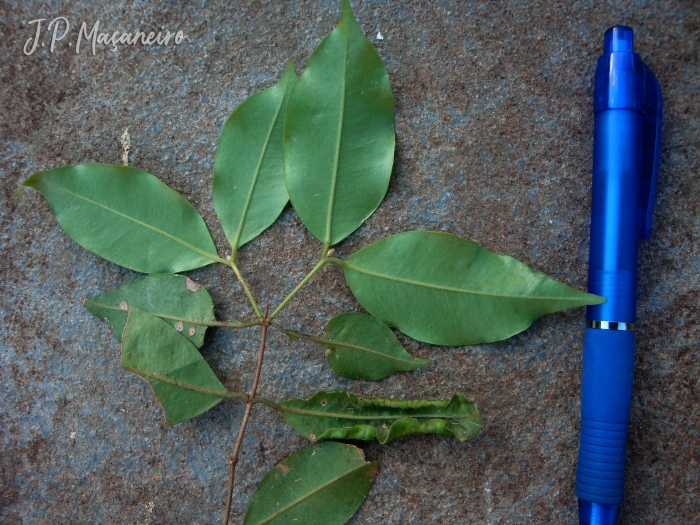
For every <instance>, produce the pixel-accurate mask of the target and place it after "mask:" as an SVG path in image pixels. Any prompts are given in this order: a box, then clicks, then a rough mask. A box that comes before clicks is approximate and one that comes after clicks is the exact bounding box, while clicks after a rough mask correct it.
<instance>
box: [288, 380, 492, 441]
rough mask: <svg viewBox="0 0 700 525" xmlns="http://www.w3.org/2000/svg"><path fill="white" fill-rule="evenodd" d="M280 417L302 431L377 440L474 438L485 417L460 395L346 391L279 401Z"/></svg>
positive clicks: (327, 436) (328, 436) (320, 436)
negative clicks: (392, 395) (434, 397)
mask: <svg viewBox="0 0 700 525" xmlns="http://www.w3.org/2000/svg"><path fill="white" fill-rule="evenodd" d="M280 404H281V405H282V406H283V407H285V408H288V409H292V411H284V410H283V411H282V417H284V419H286V420H287V423H289V424H290V425H291V426H292V427H293V428H294V430H296V431H297V432H299V433H300V434H301V435H303V436H305V437H307V438H309V439H311V440H313V441H316V440H321V439H361V440H365V441H367V440H371V439H375V438H376V439H377V440H378V441H379V442H380V443H387V442H389V441H391V440H392V439H396V438H399V437H402V436H406V435H409V434H440V435H443V436H454V437H456V438H457V439H458V440H460V441H465V440H467V439H470V438H472V437H474V436H476V435H477V434H478V433H479V429H480V428H481V418H480V417H479V412H478V411H477V409H476V405H475V404H474V403H472V402H471V401H469V400H467V398H466V397H464V396H463V395H462V394H454V395H453V396H452V399H450V400H447V399H440V400H428V399H407V400H399V399H382V398H359V397H357V396H354V395H352V394H350V393H349V392H344V391H333V392H318V393H316V394H314V395H313V396H312V397H310V398H309V399H308V400H306V399H290V400H289V401H285V402H283V403H280Z"/></svg>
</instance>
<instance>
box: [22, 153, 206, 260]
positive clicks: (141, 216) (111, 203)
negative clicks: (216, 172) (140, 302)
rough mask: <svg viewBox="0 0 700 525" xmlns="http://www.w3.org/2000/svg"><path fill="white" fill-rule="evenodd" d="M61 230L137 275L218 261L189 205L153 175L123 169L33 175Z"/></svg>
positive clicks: (31, 181)
mask: <svg viewBox="0 0 700 525" xmlns="http://www.w3.org/2000/svg"><path fill="white" fill-rule="evenodd" d="M22 184H24V185H25V186H31V187H32V188H35V189H37V190H39V191H40V192H41V193H42V194H43V195H44V197H45V198H46V201H47V202H48V203H49V206H50V207H51V211H52V212H53V214H54V215H55V216H56V220H58V223H59V224H60V225H61V227H62V228H63V230H64V231H65V232H66V233H67V234H68V235H69V236H70V237H71V238H72V239H73V240H74V241H75V242H77V243H78V244H79V245H80V246H82V247H83V248H85V249H87V250H90V251H91V252H94V253H96V254H97V255H99V256H100V257H104V258H105V259H107V260H108V261H111V262H113V263H116V264H119V265H121V266H125V267H126V268H130V269H132V270H136V271H137V272H142V273H176V272H183V271H186V270H192V269H194V268H199V267H201V266H206V265H207V264H211V263H212V262H215V261H216V260H217V259H218V257H217V255H216V248H215V247H214V242H213V241H212V239H211V236H210V235H209V231H208V230H207V226H206V224H204V220H202V217H201V216H200V215H199V213H198V212H197V210H195V208H194V206H192V204H190V203H189V202H188V201H187V200H186V199H185V198H184V197H182V196H181V195H180V194H178V193H177V192H176V191H174V190H172V189H170V188H169V187H168V186H166V185H165V184H164V183H163V182H161V181H160V180H158V179H157V178H156V177H154V176H153V175H150V174H149V173H146V172H145V171H141V170H139V169H136V168H131V167H129V166H115V165H112V164H79V165H77V166H63V167H61V168H55V169H52V170H48V171H42V172H39V173H35V174H34V175H32V176H31V177H29V178H28V179H27V180H25V181H24V182H23V183H22Z"/></svg>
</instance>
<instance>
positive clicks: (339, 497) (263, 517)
mask: <svg viewBox="0 0 700 525" xmlns="http://www.w3.org/2000/svg"><path fill="white" fill-rule="evenodd" d="M377 469H378V466H377V463H370V462H368V461H365V455H364V453H363V452H362V450H360V449H359V448H357V447H354V446H352V445H345V444H342V443H333V442H328V443H320V444H318V445H315V446H313V447H309V448H307V449H304V450H302V451H300V452H297V453H295V454H292V455H291V456H289V457H288V458H286V459H285V460H283V461H282V462H280V463H279V464H278V465H276V466H275V467H273V469H272V470H271V471H270V472H269V473H268V474H267V475H266V476H265V477H264V478H263V479H262V481H261V482H260V484H259V485H258V488H257V489H256V491H255V494H254V495H253V499H252V500H251V502H250V504H249V505H248V511H247V512H246V515H245V519H244V520H243V525H263V524H269V525H297V524H304V525H342V524H343V523H345V522H346V521H348V520H349V519H350V517H351V516H352V515H353V514H354V513H355V512H356V511H357V509H358V508H359V507H360V505H361V504H362V502H363V501H364V499H365V497H366V496H367V493H368V492H369V489H370V488H371V486H372V482H373V481H374V477H375V475H376V473H377Z"/></svg>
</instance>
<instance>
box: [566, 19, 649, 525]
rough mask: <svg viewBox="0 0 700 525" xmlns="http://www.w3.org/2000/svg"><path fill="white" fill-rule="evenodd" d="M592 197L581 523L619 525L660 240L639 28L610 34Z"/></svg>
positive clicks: (599, 77) (598, 95)
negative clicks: (650, 279) (643, 319)
mask: <svg viewBox="0 0 700 525" xmlns="http://www.w3.org/2000/svg"><path fill="white" fill-rule="evenodd" d="M594 101H595V102H594V112H595V132H594V146H593V192H592V193H593V194H592V203H591V244H590V255H589V265H588V291H589V292H590V293H594V294H597V295H602V296H603V297H605V298H606V299H607V301H606V302H605V303H603V304H600V305H595V306H589V307H588V308H587V309H586V332H585V337H584V343H583V375H582V378H581V440H580V448H579V456H578V467H577V471H576V494H577V495H578V498H579V523H580V524H581V525H615V523H617V517H618V515H619V510H620V505H621V503H622V499H623V495H624V484H625V450H626V442H627V425H628V422H629V415H630V405H631V398H632V376H633V371H634V323H635V322H636V319H635V317H636V302H637V245H638V242H639V240H640V239H647V238H649V236H650V234H651V213H652V208H653V205H654V194H655V192H656V178H657V174H658V166H659V149H660V137H661V91H660V89H659V84H658V82H657V80H656V77H654V74H653V73H652V72H651V70H650V69H649V68H648V67H647V66H646V65H645V64H644V63H643V62H642V60H641V59H640V58H639V55H637V54H636V53H635V52H634V46H633V36H632V30H631V29H630V28H628V27H624V26H616V27H613V28H611V29H608V30H607V31H606V33H605V45H604V51H603V55H602V56H601V57H600V58H599V59H598V67H597V70H596V76H595V94H594Z"/></svg>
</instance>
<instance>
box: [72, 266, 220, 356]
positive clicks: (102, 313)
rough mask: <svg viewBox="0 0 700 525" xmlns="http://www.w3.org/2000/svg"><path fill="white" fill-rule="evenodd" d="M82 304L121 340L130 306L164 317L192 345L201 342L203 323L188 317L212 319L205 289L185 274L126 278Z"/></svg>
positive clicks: (210, 306)
mask: <svg viewBox="0 0 700 525" xmlns="http://www.w3.org/2000/svg"><path fill="white" fill-rule="evenodd" d="M83 306H84V307H85V308H86V309H87V310H88V312H90V313H91V314H92V315H94V316H95V317H98V318H100V319H107V321H108V322H109V327H110V328H111V329H112V333H113V334H114V337H116V338H117V339H119V340H120V341H121V338H122V332H123V330H124V325H125V324H126V318H127V317H128V315H129V308H130V307H132V306H136V307H138V308H140V309H141V310H145V311H146V312H148V313H150V314H152V315H155V316H157V317H161V318H165V319H164V320H165V321H167V322H168V323H170V324H171V325H172V326H173V327H174V328H175V329H176V330H177V331H179V332H180V333H181V334H182V335H183V336H185V337H186V338H187V339H188V340H189V341H190V342H191V343H192V344H193V345H195V346H196V347H197V348H200V347H201V346H202V344H203V342H204V331H205V329H206V327H205V326H202V325H200V324H195V323H192V322H190V321H204V322H210V321H215V320H216V319H215V318H214V311H213V309H214V303H212V300H211V297H209V293H208V292H207V290H206V289H205V288H204V287H203V286H200V285H199V284H197V283H195V282H194V281H192V280H191V279H190V278H189V277H185V276H184V275H172V274H168V273H161V274H156V275H147V276H145V277H139V278H137V279H134V280H132V281H129V282H128V283H126V284H125V285H124V286H121V287H119V288H117V289H116V290H111V291H109V292H107V293H105V294H102V295H96V296H94V297H90V298H89V299H86V300H85V301H84V302H83Z"/></svg>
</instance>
